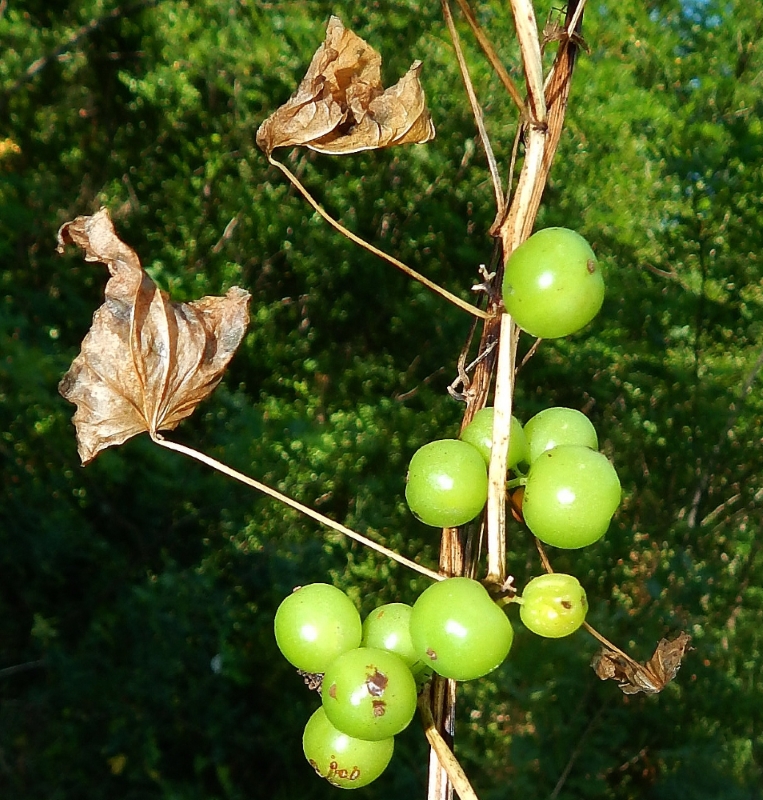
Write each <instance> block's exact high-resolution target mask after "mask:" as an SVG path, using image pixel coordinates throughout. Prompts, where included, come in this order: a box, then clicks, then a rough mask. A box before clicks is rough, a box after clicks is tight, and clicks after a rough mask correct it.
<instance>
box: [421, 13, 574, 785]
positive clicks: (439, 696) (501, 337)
mask: <svg viewBox="0 0 763 800" xmlns="http://www.w3.org/2000/svg"><path fill="white" fill-rule="evenodd" d="M511 5H512V12H513V14H514V18H515V21H516V27H517V35H518V38H519V44H520V50H521V53H522V62H523V65H524V70H525V79H526V84H527V92H528V100H527V109H528V111H527V115H528V118H527V119H526V120H522V121H521V122H522V124H523V126H524V130H525V152H524V160H523V164H522V169H521V172H520V175H519V179H518V181H517V188H516V190H515V192H514V194H513V197H512V199H511V202H510V204H509V205H508V207H507V209H506V215H505V217H504V218H503V219H502V220H501V221H500V224H499V225H496V226H494V229H493V230H494V231H495V233H494V235H495V237H496V240H497V241H496V249H495V251H494V255H493V263H492V269H494V270H495V278H494V279H493V280H494V283H493V288H494V291H492V292H491V293H490V295H489V297H490V301H489V305H488V312H489V314H490V316H489V318H488V319H487V320H486V321H485V322H484V324H483V329H482V335H481V339H480V343H479V346H478V352H479V353H483V352H486V351H487V350H488V348H489V347H495V343H496V342H498V349H497V351H496V350H495V349H493V350H492V351H491V352H490V353H489V355H488V356H487V357H486V358H484V359H482V360H480V361H479V363H478V364H477V365H476V367H475V371H474V374H473V375H472V378H471V383H470V385H469V386H468V387H465V391H464V397H465V399H466V410H465V413H464V418H463V421H462V429H463V427H465V426H466V425H467V424H468V423H469V422H470V421H471V420H472V418H473V417H474V414H475V413H476V412H477V411H478V410H479V409H481V408H484V407H485V405H487V401H488V396H489V393H490V388H491V384H492V379H493V375H494V373H495V369H496V363H497V360H498V359H500V357H501V355H500V354H501V349H504V348H509V355H508V358H507V361H508V362H510V367H508V366H507V367H506V368H504V369H503V370H502V371H501V374H500V375H496V391H498V392H500V394H501V395H503V396H505V393H506V392H507V391H508V392H509V393H510V392H511V391H512V388H513V387H512V386H511V385H510V382H512V381H513V376H514V370H515V365H514V361H515V357H516V348H515V347H514V353H513V354H512V353H511V348H512V345H511V342H512V340H513V339H514V338H515V337H516V331H515V326H514V325H513V323H512V322H511V321H510V320H509V319H504V318H503V316H502V315H501V314H500V311H501V302H500V286H501V282H502V280H503V267H504V264H505V261H506V259H507V258H508V257H509V255H510V254H511V253H512V252H513V250H514V249H515V248H516V247H517V246H518V245H519V244H521V243H522V242H523V241H524V240H525V239H526V238H527V237H528V236H529V235H530V233H531V232H532V228H533V225H534V224H535V218H536V216H537V213H538V208H539V207H540V200H541V197H542V194H543V190H544V188H545V185H546V180H547V178H548V173H549V171H550V167H551V162H552V160H553V157H554V154H555V152H556V149H557V146H558V143H559V138H560V136H561V132H562V127H563V122H564V116H565V113H566V110H567V99H568V97H569V90H570V82H571V79H572V71H573V67H574V63H575V55H576V52H577V45H576V43H575V42H574V41H573V40H572V39H571V38H569V37H567V38H565V39H564V40H563V41H562V42H560V45H559V49H558V51H557V54H556V58H555V60H554V64H553V67H552V70H551V73H550V77H549V80H548V82H547V84H546V86H545V91H544V80H543V70H542V63H541V49H540V38H539V34H538V28H537V24H536V22H535V12H534V10H533V6H532V2H531V0H512V3H511ZM579 6H580V0H570V2H569V4H568V7H567V12H566V21H567V26H568V28H567V29H568V30H569V23H570V21H571V20H572V19H573V18H576V19H577V20H580V18H581V12H579V11H578V7H579ZM575 15H577V16H575ZM491 232H493V231H491ZM506 328H508V331H509V333H508V336H507V333H506V332H505V330H506ZM502 329H503V331H504V332H503V333H502ZM499 382H500V383H501V388H500V389H498V385H497V384H498V383H499ZM509 417H510V415H509ZM495 435H497V436H499V437H501V436H503V435H504V434H502V433H501V432H500V431H499V432H498V433H496V431H495V427H494V436H495ZM506 440H507V441H508V435H506ZM505 501H506V500H505V493H501V494H500V496H498V495H494V499H493V501H492V502H493V504H494V505H495V506H496V507H497V510H496V509H494V510H493V511H492V512H491V513H492V514H493V515H494V517H495V519H496V520H497V524H499V525H500V521H501V512H500V505H501V504H503V505H504V509H505ZM503 519H504V520H505V510H504V513H503ZM492 524H493V525H495V524H496V522H493V523H492ZM488 535H489V536H490V535H493V536H496V535H497V536H500V535H501V534H500V533H498V534H495V533H493V534H490V533H489V534H488ZM503 536H504V537H505V531H504V533H503ZM463 558H464V549H463V544H462V542H461V541H460V539H459V537H458V535H457V532H455V531H451V530H445V531H443V536H442V543H441V551H440V567H441V571H443V572H445V573H448V574H464V572H470V571H471V570H472V568H473V566H474V565H464V564H463ZM459 561H460V562H461V563H459ZM448 568H460V571H459V572H455V571H450V570H449V569H448ZM495 570H496V572H497V573H500V571H501V568H500V565H496V566H495ZM455 697H456V694H455V685H454V684H453V682H452V681H446V680H444V679H435V680H434V681H433V691H432V696H431V699H430V707H431V709H432V712H433V717H434V721H435V725H436V727H437V730H438V731H439V732H440V733H441V734H442V735H443V736H444V737H445V738H446V739H447V738H448V737H449V736H450V737H452V734H453V727H452V724H453V718H454V716H455ZM452 796H453V787H452V784H451V783H450V781H449V779H448V776H447V773H446V772H445V771H444V770H443V769H442V768H439V769H438V768H437V764H436V763H435V762H434V759H433V758H431V759H430V773H429V793H428V798H429V800H449V798H452Z"/></svg>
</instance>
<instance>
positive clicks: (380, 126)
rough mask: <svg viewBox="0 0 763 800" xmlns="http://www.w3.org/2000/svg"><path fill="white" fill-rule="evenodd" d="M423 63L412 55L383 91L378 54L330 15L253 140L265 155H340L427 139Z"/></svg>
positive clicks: (428, 124) (429, 134)
mask: <svg viewBox="0 0 763 800" xmlns="http://www.w3.org/2000/svg"><path fill="white" fill-rule="evenodd" d="M420 70H421V62H420V61H416V62H414V64H413V65H412V66H411V68H410V69H409V70H408V72H407V73H406V74H405V75H404V76H403V77H402V78H401V79H400V80H399V81H398V82H397V83H396V84H395V85H394V86H391V87H390V88H389V89H386V90H385V89H384V87H383V86H382V83H381V56H380V55H379V54H378V53H377V52H376V51H375V50H374V49H373V48H372V47H371V46H370V45H368V44H367V43H366V42H365V41H364V40H363V39H361V38H360V37H359V36H357V35H356V34H354V33H353V32H352V31H350V30H347V29H346V28H345V27H344V25H342V23H341V21H340V20H339V19H338V18H337V17H331V19H330V20H329V23H328V27H327V29H326V39H325V41H324V43H323V44H322V45H321V46H320V47H319V48H318V50H316V52H315V55H314V56H313V60H312V62H311V63H310V66H309V68H308V70H307V73H306V74H305V77H304V78H303V79H302V82H301V83H300V84H299V87H298V88H297V91H296V92H295V93H294V94H293V95H292V96H291V98H289V100H288V101H287V102H286V103H285V104H284V105H282V106H281V107H280V108H279V109H277V110H276V111H275V112H274V113H273V114H272V115H271V116H270V117H268V118H267V119H266V120H265V121H264V122H263V123H262V125H260V128H259V130H258V131H257V144H258V145H259V146H260V148H262V150H264V151H265V153H266V154H267V155H268V156H270V154H271V153H272V152H273V150H275V148H276V147H294V146H305V147H309V148H311V149H312V150H316V151H317V152H319V153H329V154H344V153H357V152H359V151H361V150H373V149H375V148H380V147H391V146H392V145H396V144H423V143H424V142H428V141H430V140H431V139H434V136H435V130H434V124H433V123H432V120H431V117H430V116H429V111H428V110H427V107H426V99H425V97H424V90H423V88H422V87H421V83H420V82H419V72H420Z"/></svg>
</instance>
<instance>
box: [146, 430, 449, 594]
mask: <svg viewBox="0 0 763 800" xmlns="http://www.w3.org/2000/svg"><path fill="white" fill-rule="evenodd" d="M151 438H152V439H153V440H154V442H156V444H158V445H160V446H161V447H166V448H167V450H174V451H175V452H176V453H182V454H183V455H185V456H188V457H189V458H193V459H195V460H196V461H200V462H201V463H202V464H206V466H208V467H212V469H216V470H217V471H218V472H221V473H222V474H223V475H227V476H228V477H229V478H233V479H234V480H237V481H239V482H240V483H243V484H245V485H246V486H249V487H251V488H252V489H257V491H259V492H262V493H263V494H266V495H268V496H269V497H273V498H275V499H276V500H278V501H279V502H281V503H283V504H284V505H285V506H289V507H290V508H293V509H294V510H295V511H299V513H300V514H304V515H305V516H306V517H310V518H311V519H314V520H315V521H316V522H320V524H321V525H325V526H326V527H327V528H331V530H334V531H336V532H337V533H341V534H343V535H344V536H347V537H348V538H350V539H353V540H354V541H356V542H359V543H360V544H362V545H365V546H366V547H368V548H370V549H371V550H375V551H376V552H377V553H381V554H382V555H383V556H386V557H387V558H389V559H391V560H392V561H397V563H398V564H402V565H403V566H404V567H408V568H409V569H412V570H414V571H415V572H418V573H420V574H421V575H425V576H426V577H427V578H431V579H432V580H434V581H441V580H443V578H444V577H445V576H444V575H440V573H439V572H435V571H434V570H431V569H429V567H424V566H422V565H421V564H417V563H416V562H415V561H411V560H410V559H408V558H406V557H405V556H401V555H400V554H399V553H396V552H395V551H394V550H390V549H388V548H386V547H384V545H381V544H379V543H378V542H375V541H374V540H373V539H369V538H368V537H366V536H363V535H362V534H360V533H357V532H356V531H354V530H352V529H351V528H348V527H347V526H345V525H342V524H341V523H340V522H335V521H334V520H333V519H331V518H330V517H326V516H324V515H323V514H321V513H320V512H319V511H315V510H314V509H312V508H310V507H309V506H306V505H303V504H302V503H300V502H298V501H297V500H293V499H292V498H291V497H289V496H288V495H285V494H281V492H279V491H278V490H277V489H273V488H271V487H270V486H268V485H267V484H265V483H260V481H258V480H255V479H254V478H250V477H249V476H248V475H244V474H243V473H242V472H237V471H236V470H235V469H232V468H231V467H229V466H227V465H226V464H223V463H222V461H217V460H216V459H214V458H211V457H210V456H207V455H204V453H199V452H198V450H194V449H193V448H191V447H186V446H185V445H183V444H178V443H177V442H170V441H168V440H167V439H165V438H164V437H163V436H160V435H159V434H157V435H155V436H152V437H151Z"/></svg>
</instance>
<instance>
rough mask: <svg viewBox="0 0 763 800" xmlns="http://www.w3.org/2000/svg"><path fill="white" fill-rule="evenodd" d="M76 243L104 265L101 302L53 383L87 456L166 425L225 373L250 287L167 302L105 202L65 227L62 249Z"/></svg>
mask: <svg viewBox="0 0 763 800" xmlns="http://www.w3.org/2000/svg"><path fill="white" fill-rule="evenodd" d="M71 243H73V244H76V245H77V246H79V247H81V248H82V249H83V250H84V253H85V260H86V261H100V262H102V263H103V264H106V266H107V267H108V268H109V272H110V273H111V278H110V279H109V281H108V283H107V284H106V298H105V302H104V304H103V305H102V306H101V307H100V308H99V309H98V310H97V311H96V312H95V314H94V316H93V324H92V327H91V328H90V330H89V332H88V333H87V335H86V336H85V338H84V340H83V341H82V349H81V351H80V354H79V355H78V356H77V357H76V358H75V359H74V361H73V362H72V365H71V367H70V368H69V371H68V372H67V373H66V375H64V377H63V379H62V380H61V383H60V384H59V387H58V389H59V391H60V393H61V394H62V395H63V396H64V397H65V398H66V399H67V400H69V401H70V402H72V403H75V404H76V406H77V411H76V412H75V414H74V425H75V427H76V429H77V446H78V451H79V455H80V458H81V459H82V463H83V464H87V463H88V462H89V461H92V460H93V459H94V458H95V457H96V456H97V455H98V453H99V452H100V451H101V450H103V449H105V448H106V447H111V446H112V445H118V444H122V443H123V442H125V441H126V440H127V439H129V438H130V437H131V436H135V435H136V434H138V433H144V432H148V433H149V434H151V436H152V437H156V436H157V434H158V432H159V431H160V430H172V429H173V428H175V427H176V426H177V425H178V423H179V422H180V421H181V420H183V419H185V418H186V417H188V416H189V415H190V414H192V413H193V411H194V409H195V408H196V406H197V405H198V404H199V403H200V402H201V401H202V400H204V399H205V398H206V397H208V396H209V395H210V394H211V392H212V391H213V389H214V388H215V387H216V386H217V384H218V383H219V382H220V379H221V378H222V375H223V372H224V370H225V367H226V366H227V365H228V362H229V361H230V359H231V357H232V356H233V354H234V352H235V351H236V348H237V347H238V345H239V343H240V342H241V339H242V337H243V335H244V332H245V331H246V326H247V324H248V322H249V311H248V306H249V293H248V292H246V291H244V290H243V289H239V288H238V287H233V288H232V289H230V290H229V291H228V293H227V294H226V295H225V297H203V298H202V299H201V300H198V301H196V302H193V303H172V302H170V300H169V298H168V297H167V294H166V293H165V292H162V291H161V290H160V289H159V288H158V287H157V286H156V284H155V283H154V282H153V281H152V280H151V278H150V277H149V276H148V275H147V274H146V273H145V272H144V270H143V268H142V267H141V265H140V261H139V259H138V256H137V255H136V254H135V252H134V251H133V250H132V249H131V248H129V247H128V246H127V245H126V244H124V242H122V241H121V240H120V239H119V237H118V236H117V235H116V233H115V231H114V226H113V224H112V222H111V219H110V218H109V213H108V211H107V210H106V209H101V210H100V211H99V212H98V213H97V214H94V215H93V216H91V217H77V219H75V220H73V221H72V222H67V223H65V224H64V225H62V226H61V228H60V230H59V232H58V252H59V253H61V252H63V250H64V248H65V247H66V245H67V244H71Z"/></svg>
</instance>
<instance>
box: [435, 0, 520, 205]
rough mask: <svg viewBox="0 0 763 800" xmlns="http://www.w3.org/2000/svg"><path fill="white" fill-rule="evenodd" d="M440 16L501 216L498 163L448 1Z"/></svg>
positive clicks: (500, 188)
mask: <svg viewBox="0 0 763 800" xmlns="http://www.w3.org/2000/svg"><path fill="white" fill-rule="evenodd" d="M440 4H441V6H442V14H443V17H444V18H445V24H446V25H447V26H448V33H449V34H450V39H451V41H452V42H453V49H454V50H455V51H456V61H457V62H458V69H459V71H460V72H461V79H462V80H463V82H464V87H465V88H466V96H467V97H468V98H469V105H470V106H471V109H472V116H473V117H474V122H475V124H476V125H477V131H478V132H479V135H480V141H481V142H482V147H483V149H484V151H485V156H486V157H487V166H488V170H489V171H490V179H491V181H492V182H493V194H494V195H495V205H496V208H497V216H502V215H503V211H504V208H505V205H506V200H505V197H504V193H503V186H502V185H501V174H500V172H499V170H498V162H497V161H496V160H495V154H494V153H493V146H492V145H491V144H490V137H489V136H488V135H487V130H486V128H485V120H484V118H483V115H482V107H481V106H480V104H479V101H478V100H477V95H476V93H475V91H474V85H473V84H472V79H471V77H470V75H469V69H468V67H467V66H466V59H465V58H464V52H463V50H462V49H461V41H460V39H459V38H458V31H457V30H456V25H455V23H454V22H453V15H452V14H451V13H450V3H449V2H448V0H441V3H440Z"/></svg>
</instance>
